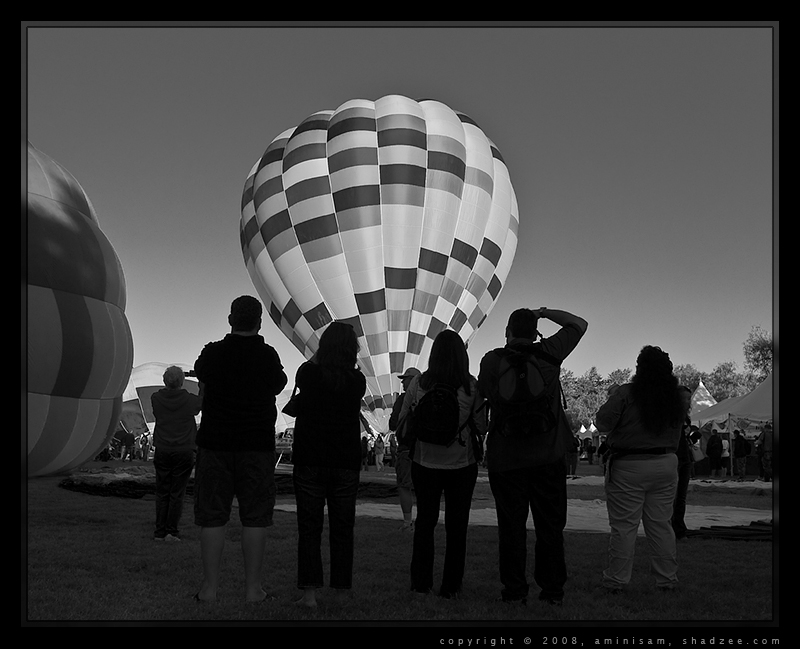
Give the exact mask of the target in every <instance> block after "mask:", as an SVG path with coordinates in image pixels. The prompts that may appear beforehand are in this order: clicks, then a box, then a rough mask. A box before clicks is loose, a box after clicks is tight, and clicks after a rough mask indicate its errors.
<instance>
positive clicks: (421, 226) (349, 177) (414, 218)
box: [241, 95, 519, 411]
mask: <svg viewBox="0 0 800 649" xmlns="http://www.w3.org/2000/svg"><path fill="white" fill-rule="evenodd" d="M518 225H519V217H518V212H517V202H516V197H515V195H514V190H513V188H512V186H511V181H510V178H509V173H508V170H507V168H506V165H505V163H504V161H503V158H502V157H501V155H500V153H499V152H498V151H497V148H496V147H495V146H494V144H493V143H492V142H491V140H489V138H487V136H486V135H485V134H484V133H483V131H482V130H481V129H480V128H479V127H478V125H477V124H475V122H474V121H473V120H471V119H470V118H469V117H467V116H466V115H464V114H462V113H459V112H456V111H453V110H451V109H450V108H448V107H447V106H445V105H444V104H442V103H440V102H438V101H431V100H421V101H419V102H417V101H414V100H412V99H409V98H407V97H402V96H398V95H392V96H387V97H383V98H381V99H378V100H377V101H374V102H373V101H366V100H353V101H348V102H346V103H345V104H343V105H342V106H340V107H339V108H338V109H336V110H326V111H321V112H318V113H315V114H313V115H311V116H309V117H308V118H307V119H305V120H304V121H303V122H302V123H301V124H300V125H299V126H297V127H295V128H292V129H289V130H287V131H285V132H283V133H281V134H280V135H278V137H276V138H275V139H274V140H273V141H272V142H271V143H270V144H269V146H268V147H267V149H266V151H265V152H264V154H263V155H262V156H261V158H260V159H259V160H258V161H257V162H256V164H255V165H254V166H253V168H252V170H251V172H250V174H249V176H248V178H247V181H246V183H245V188H244V194H243V198H242V220H241V244H242V251H243V253H244V261H245V264H246V266H247V269H248V271H249V273H250V276H251V278H252V280H253V283H254V285H255V287H256V290H257V291H258V293H259V295H260V296H261V298H262V300H263V301H264V303H265V305H266V308H267V309H268V311H269V313H270V315H271V317H272V319H273V320H274V322H275V323H276V324H277V325H278V327H279V328H280V329H281V331H283V333H284V334H285V335H286V336H287V337H288V338H289V339H290V340H291V341H292V342H293V343H294V344H295V346H296V347H297V348H298V349H299V350H300V351H301V352H302V353H303V354H304V355H305V356H306V357H307V358H310V357H311V355H312V354H313V353H314V351H315V350H316V348H317V345H318V343H319V336H320V334H321V333H322V331H323V330H324V328H325V327H326V325H328V324H329V323H330V322H332V321H333V320H339V321H344V322H347V323H350V324H352V326H353V327H354V328H355V330H356V333H357V334H358V336H359V342H360V345H361V352H360V358H359V365H360V366H361V369H362V371H363V372H364V374H365V375H366V376H367V383H368V395H367V397H366V398H365V401H366V405H367V406H368V407H369V408H370V409H371V410H373V411H378V410H385V409H388V408H391V405H392V403H393V400H394V395H395V394H396V393H397V391H398V389H399V388H400V384H399V382H398V381H397V380H396V376H394V375H396V374H398V373H400V372H402V371H403V370H404V369H405V368H407V367H411V366H416V367H419V368H420V369H422V370H424V369H425V368H426V367H427V359H428V355H429V353H430V347H431V344H432V342H433V339H434V338H435V337H436V335H437V334H438V333H439V332H440V331H442V330H444V329H446V328H449V329H453V330H455V331H456V332H458V333H459V334H460V335H461V337H462V338H463V339H464V341H465V342H467V343H468V342H469V340H470V339H471V338H472V336H473V335H474V334H475V333H476V331H477V330H478V327H480V325H481V323H482V322H483V321H484V319H485V318H486V316H487V315H488V314H489V312H490V310H491V308H492V306H493V304H494V302H495V300H496V299H497V296H498V294H499V293H500V290H501V288H502V286H503V283H504V282H505V279H506V277H507V275H508V272H509V270H510V268H511V262H512V260H513V258H514V253H515V251H516V246H517V230H518Z"/></svg>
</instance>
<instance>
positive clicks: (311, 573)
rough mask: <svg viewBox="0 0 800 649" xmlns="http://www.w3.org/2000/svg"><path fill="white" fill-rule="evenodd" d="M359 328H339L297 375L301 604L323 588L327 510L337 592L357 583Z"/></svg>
mask: <svg viewBox="0 0 800 649" xmlns="http://www.w3.org/2000/svg"><path fill="white" fill-rule="evenodd" d="M357 355H358V339H357V338H356V334H355V331H354V330H353V327H351V326H350V325H348V324H345V323H341V322H332V323H331V324H330V325H328V328H327V329H325V331H324V332H323V334H322V336H321V337H320V341H319V349H318V350H317V353H316V354H315V356H314V357H313V358H312V359H311V360H310V361H307V362H305V363H303V365H301V366H300V367H299V368H298V370H297V377H296V379H295V384H296V387H297V389H298V393H299V398H300V411H299V413H298V415H297V418H296V420H295V424H294V443H293V446H292V463H293V464H294V470H293V476H292V478H293V482H294V493H295V499H296V501H297V528H298V547H297V549H298V561H297V587H298V588H300V589H301V590H302V591H303V597H302V598H301V599H299V600H298V601H297V604H299V605H302V606H306V607H308V608H316V606H317V599H316V593H317V590H318V589H320V588H322V586H323V575H322V528H323V524H324V510H325V505H326V504H327V506H328V527H329V532H330V561H331V570H330V587H331V588H333V589H335V590H337V591H343V590H348V589H350V588H351V587H352V583H353V530H354V526H355V520H356V494H357V493H358V474H359V470H360V468H361V420H360V418H359V415H360V412H361V399H362V397H363V396H364V392H365V391H366V379H365V378H364V375H363V374H362V373H361V371H360V370H359V369H358V368H356V356H357Z"/></svg>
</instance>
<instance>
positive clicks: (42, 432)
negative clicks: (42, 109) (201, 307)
mask: <svg viewBox="0 0 800 649" xmlns="http://www.w3.org/2000/svg"><path fill="white" fill-rule="evenodd" d="M27 208H28V209H27V244H28V268H27V275H28V276H27V284H28V285H27V293H26V297H27V320H28V322H27V324H28V331H27V336H28V341H27V354H28V358H27V360H28V366H27V368H28V376H27V380H28V393H27V399H28V404H27V406H28V408H27V415H28V416H27V439H28V457H27V464H28V476H29V477H33V476H44V475H54V474H58V473H64V472H66V471H69V470H70V469H74V468H77V467H79V466H80V465H81V464H83V463H84V462H86V461H88V460H91V459H93V458H94V457H95V456H96V455H97V453H98V452H99V451H100V449H102V448H104V447H105V446H106V445H107V444H108V442H109V440H110V439H111V436H112V435H113V434H114V431H115V429H116V425H117V421H118V420H119V414H120V409H121V407H122V393H123V391H124V389H125V385H126V383H127V382H128V377H129V376H130V373H131V366H132V364H133V362H132V361H133V340H132V338H131V332H130V327H129V326H128V320H127V318H126V317H125V278H124V275H123V272H122V266H121V265H120V262H119V259H118V258H117V255H116V253H115V252H114V249H113V248H112V246H111V244H110V243H109V241H108V239H107V238H106V236H105V235H104V234H103V232H102V230H101V229H100V226H99V224H98V222H97V215H96V214H95V211H94V208H93V207H92V204H91V203H90V202H89V198H88V197H87V196H86V193H85V192H84V191H83V189H82V188H81V186H80V185H79V184H78V182H77V181H76V180H75V178H74V177H73V176H72V175H71V174H70V173H69V172H68V171H67V170H66V169H64V168H63V167H62V166H61V165H59V164H58V163H56V162H55V161H54V160H52V159H51V158H49V157H48V156H46V155H44V154H43V153H42V152H41V151H38V150H37V149H36V148H34V147H33V146H32V145H31V144H30V143H28V195H27Z"/></svg>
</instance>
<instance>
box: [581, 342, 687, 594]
mask: <svg viewBox="0 0 800 649" xmlns="http://www.w3.org/2000/svg"><path fill="white" fill-rule="evenodd" d="M609 392H610V396H609V399H608V401H606V403H605V404H603V406H601V407H600V410H599V411H598V412H597V417H596V423H597V428H598V429H599V430H600V431H601V432H606V433H608V437H607V440H606V441H607V443H608V446H609V453H610V454H609V460H608V463H607V465H608V466H607V470H606V506H607V508H608V520H609V523H610V524H611V539H610V543H609V565H608V568H607V569H606V570H605V571H604V572H603V587H604V588H605V589H606V590H607V591H609V592H612V593H616V592H619V591H620V590H621V589H622V588H623V587H624V586H625V585H627V584H628V583H629V582H630V580H631V574H632V571H633V555H634V546H635V544H636V535H637V533H638V529H639V522H640V521H641V522H643V523H644V531H645V534H646V535H647V543H648V547H649V549H650V565H651V569H652V572H653V573H654V574H655V576H656V587H657V588H659V589H661V590H671V589H673V588H675V587H676V585H677V583H678V577H677V572H678V560H677V554H676V551H675V533H674V532H673V529H672V525H671V523H670V520H671V518H672V507H673V502H674V500H675V491H676V487H677V484H678V458H677V456H676V454H675V453H676V450H677V448H678V442H679V439H680V434H681V425H682V423H683V419H684V416H685V414H686V410H685V406H684V402H683V399H682V397H681V393H680V390H679V386H678V379H677V378H676V377H675V376H674V375H673V373H672V362H671V361H670V358H669V355H668V354H667V353H666V352H664V351H662V350H661V349H660V348H659V347H653V346H650V345H648V346H646V347H644V348H642V350H641V352H640V353H639V357H638V358H637V360H636V374H635V376H634V377H633V379H632V381H631V382H630V383H626V384H625V385H622V386H620V387H619V388H618V389H616V390H614V391H609Z"/></svg>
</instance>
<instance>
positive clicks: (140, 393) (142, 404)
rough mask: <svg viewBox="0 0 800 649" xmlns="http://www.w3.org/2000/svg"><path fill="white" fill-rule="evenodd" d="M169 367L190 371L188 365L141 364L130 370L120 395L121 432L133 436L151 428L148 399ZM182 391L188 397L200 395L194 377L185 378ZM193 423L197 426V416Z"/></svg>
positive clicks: (162, 380)
mask: <svg viewBox="0 0 800 649" xmlns="http://www.w3.org/2000/svg"><path fill="white" fill-rule="evenodd" d="M171 365H175V366H176V367H180V368H181V369H182V370H183V371H184V373H185V372H189V371H191V370H192V366H191V365H189V364H187V363H144V364H142V365H137V366H136V367H134V368H133V370H132V371H131V376H130V378H129V379H128V385H127V386H126V388H125V392H124V393H123V394H122V414H121V415H120V420H121V421H122V424H123V426H124V427H125V429H126V430H128V431H130V432H132V433H134V434H135V435H136V437H138V436H139V435H140V434H141V433H145V432H148V431H149V432H153V430H154V429H155V424H156V418H155V415H154V414H153V403H152V401H151V400H150V398H151V397H152V396H153V393H155V392H158V391H159V390H161V389H162V388H163V387H164V372H165V371H166V369H167V368H168V367H170V366H171ZM183 389H184V390H186V391H187V392H189V393H191V394H199V393H200V386H199V384H198V382H197V379H195V378H190V377H185V378H184V381H183ZM195 420H196V421H197V422H198V423H200V420H201V416H200V415H197V416H196V417H195Z"/></svg>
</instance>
